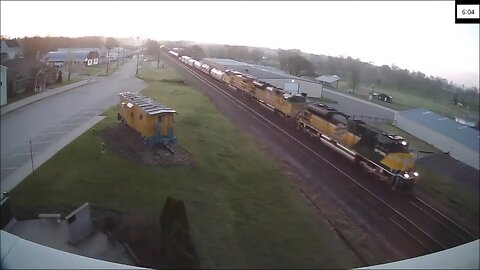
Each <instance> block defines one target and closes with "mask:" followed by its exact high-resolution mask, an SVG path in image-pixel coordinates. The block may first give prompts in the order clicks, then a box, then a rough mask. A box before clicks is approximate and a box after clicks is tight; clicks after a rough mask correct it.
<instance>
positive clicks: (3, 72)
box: [0, 66, 7, 106]
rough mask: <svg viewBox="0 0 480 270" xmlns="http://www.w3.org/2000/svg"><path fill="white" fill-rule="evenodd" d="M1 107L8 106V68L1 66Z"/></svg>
mask: <svg viewBox="0 0 480 270" xmlns="http://www.w3.org/2000/svg"><path fill="white" fill-rule="evenodd" d="M0 77H1V84H2V85H1V88H0V106H3V105H7V68H6V67H5V66H1V76H0Z"/></svg>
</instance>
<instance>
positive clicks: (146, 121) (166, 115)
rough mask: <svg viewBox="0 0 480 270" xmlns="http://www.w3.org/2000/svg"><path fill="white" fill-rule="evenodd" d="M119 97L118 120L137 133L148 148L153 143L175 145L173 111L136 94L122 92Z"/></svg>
mask: <svg viewBox="0 0 480 270" xmlns="http://www.w3.org/2000/svg"><path fill="white" fill-rule="evenodd" d="M119 96H120V103H119V105H118V120H120V121H121V122H122V123H124V124H126V125H128V126H130V127H131V128H133V129H135V130H136V131H138V132H139V133H140V134H141V137H142V140H143V141H144V142H145V143H146V144H147V145H148V147H149V148H152V147H153V145H154V144H155V143H161V144H163V145H169V144H171V143H176V141H177V138H176V137H175V136H174V135H173V120H174V119H173V115H174V114H175V113H176V111H175V110H173V109H171V108H168V107H166V106H164V105H162V104H160V103H158V102H156V101H154V100H152V99H150V98H149V97H145V96H142V95H140V94H138V93H130V92H122V93H120V94H119Z"/></svg>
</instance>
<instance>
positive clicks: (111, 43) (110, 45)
mask: <svg viewBox="0 0 480 270" xmlns="http://www.w3.org/2000/svg"><path fill="white" fill-rule="evenodd" d="M118 46H119V43H118V40H116V39H114V38H111V37H109V38H107V40H106V41H105V48H107V49H108V52H107V76H108V66H109V64H110V50H111V49H112V48H114V47H118Z"/></svg>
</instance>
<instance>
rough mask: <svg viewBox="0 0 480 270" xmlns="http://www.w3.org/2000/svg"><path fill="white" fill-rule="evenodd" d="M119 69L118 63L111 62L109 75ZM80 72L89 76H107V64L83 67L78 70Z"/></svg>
mask: <svg viewBox="0 0 480 270" xmlns="http://www.w3.org/2000/svg"><path fill="white" fill-rule="evenodd" d="M121 66H122V65H120V66H119V67H121ZM117 69H118V68H117V63H116V62H111V63H110V64H109V65H108V75H111V74H112V73H113V72H115V71H116V70H117ZM78 73H79V74H82V75H87V76H107V64H98V65H94V66H89V67H83V68H81V69H79V70H78Z"/></svg>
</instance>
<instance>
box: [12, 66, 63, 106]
mask: <svg viewBox="0 0 480 270" xmlns="http://www.w3.org/2000/svg"><path fill="white" fill-rule="evenodd" d="M3 65H4V66H5V67H6V68H7V72H6V74H7V78H6V81H7V83H6V85H7V96H8V97H14V96H16V95H20V94H22V93H24V92H26V91H33V92H34V93H38V92H41V91H43V90H44V89H45V86H46V85H49V84H53V83H55V82H56V81H57V80H58V77H59V72H60V71H59V70H58V69H56V68H53V67H48V66H47V65H46V64H45V63H43V62H40V61H38V60H34V59H23V58H22V59H13V60H8V61H5V63H3Z"/></svg>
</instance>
